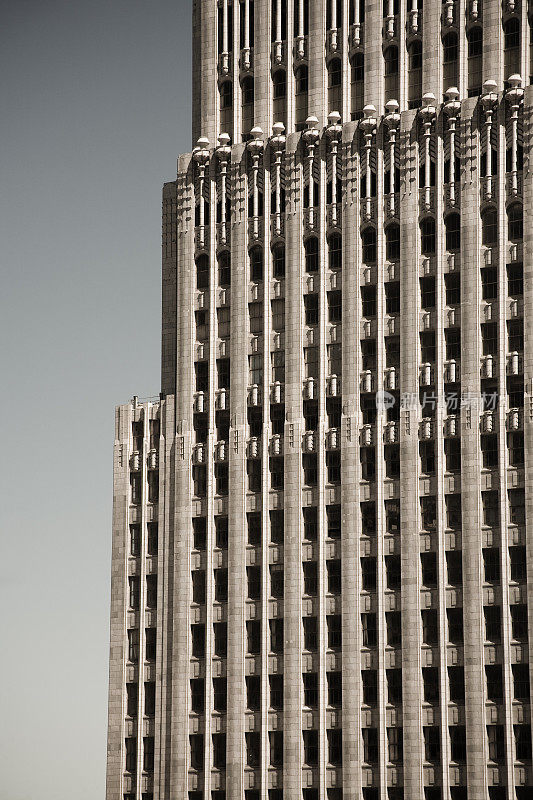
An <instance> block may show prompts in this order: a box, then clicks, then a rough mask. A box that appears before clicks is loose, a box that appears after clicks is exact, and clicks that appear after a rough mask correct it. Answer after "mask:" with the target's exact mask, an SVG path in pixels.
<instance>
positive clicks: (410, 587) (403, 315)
mask: <svg viewBox="0 0 533 800" xmlns="http://www.w3.org/2000/svg"><path fill="white" fill-rule="evenodd" d="M427 113H428V117H429V124H430V125H431V107H428V109H427ZM400 125H401V127H400V148H401V151H403V152H402V156H403V159H402V161H403V163H404V164H405V167H404V169H403V170H402V174H401V177H400V205H401V209H402V212H401V220H400V231H401V235H400V285H401V304H400V364H401V376H400V385H401V391H402V396H403V398H405V399H406V402H405V404H404V407H403V408H401V410H400V476H401V483H402V491H401V493H400V517H401V571H402V573H401V574H402V593H401V610H402V673H403V700H402V702H403V739H404V745H403V771H404V776H403V779H404V792H405V796H406V797H407V798H415V797H416V798H418V797H422V795H423V790H422V754H421V749H420V742H421V737H422V712H421V697H420V688H421V663H420V644H421V641H420V576H419V572H420V533H419V528H420V505H419V502H420V501H419V485H418V471H419V470H418V460H419V459H418V425H419V416H420V409H419V404H418V370H419V357H418V338H419V333H418V331H419V308H420V303H419V277H418V276H419V256H418V254H419V252H420V245H419V240H418V236H419V233H418V208H419V201H418V180H417V174H416V173H417V158H416V146H415V141H414V132H415V130H416V125H417V120H416V116H415V114H413V113H412V112H406V113H405V114H404V115H402V119H401V123H400ZM413 127H414V129H415V130H413Z"/></svg>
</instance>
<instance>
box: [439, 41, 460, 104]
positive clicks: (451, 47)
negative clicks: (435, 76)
mask: <svg viewBox="0 0 533 800" xmlns="http://www.w3.org/2000/svg"><path fill="white" fill-rule="evenodd" d="M442 49H443V61H444V69H443V71H442V89H443V91H447V90H448V89H449V88H450V86H456V85H457V82H458V73H457V67H458V65H459V61H458V59H459V46H458V44H457V34H456V33H453V32H452V33H447V34H446V36H444V38H443V40H442Z"/></svg>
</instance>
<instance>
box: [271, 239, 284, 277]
mask: <svg viewBox="0 0 533 800" xmlns="http://www.w3.org/2000/svg"><path fill="white" fill-rule="evenodd" d="M272 267H273V271H274V277H275V278H284V277H285V245H284V244H281V243H279V244H275V245H274V247H273V248H272Z"/></svg>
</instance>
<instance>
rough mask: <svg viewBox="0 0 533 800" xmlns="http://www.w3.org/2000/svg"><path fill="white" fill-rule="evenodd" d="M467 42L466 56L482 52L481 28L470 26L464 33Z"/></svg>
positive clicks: (478, 54)
mask: <svg viewBox="0 0 533 800" xmlns="http://www.w3.org/2000/svg"><path fill="white" fill-rule="evenodd" d="M466 39H467V42H468V58H474V57H475V56H480V55H482V53H483V30H482V29H481V28H479V27H475V28H470V30H469V31H468V33H467V34H466Z"/></svg>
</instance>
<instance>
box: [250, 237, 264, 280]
mask: <svg viewBox="0 0 533 800" xmlns="http://www.w3.org/2000/svg"><path fill="white" fill-rule="evenodd" d="M250 277H251V279H252V280H253V281H262V280H263V248H262V247H259V245H256V247H252V249H251V250H250Z"/></svg>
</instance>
